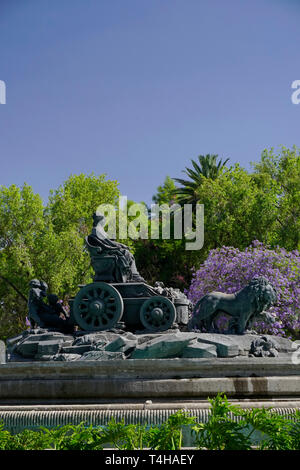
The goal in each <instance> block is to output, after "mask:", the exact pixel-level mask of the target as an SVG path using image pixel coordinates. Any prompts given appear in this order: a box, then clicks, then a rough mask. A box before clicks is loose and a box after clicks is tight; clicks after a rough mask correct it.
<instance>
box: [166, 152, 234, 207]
mask: <svg viewBox="0 0 300 470" xmlns="http://www.w3.org/2000/svg"><path fill="white" fill-rule="evenodd" d="M217 158H218V155H211V154H207V155H199V156H198V161H199V162H198V163H197V162H196V161H195V160H192V165H193V168H187V167H186V168H185V170H183V173H185V174H186V175H187V176H188V177H189V178H191V180H190V181H188V180H184V179H181V178H173V180H174V181H176V182H177V183H180V184H181V185H182V187H181V188H176V189H175V190H174V194H176V196H177V202H178V203H179V204H193V206H195V205H196V204H197V202H198V197H197V189H198V188H199V186H201V184H202V181H203V178H210V179H213V180H215V179H217V178H218V176H219V174H220V172H221V169H222V168H223V167H225V165H226V163H227V162H228V161H229V158H226V160H225V161H224V162H223V161H222V160H221V159H220V161H219V162H218V163H217Z"/></svg>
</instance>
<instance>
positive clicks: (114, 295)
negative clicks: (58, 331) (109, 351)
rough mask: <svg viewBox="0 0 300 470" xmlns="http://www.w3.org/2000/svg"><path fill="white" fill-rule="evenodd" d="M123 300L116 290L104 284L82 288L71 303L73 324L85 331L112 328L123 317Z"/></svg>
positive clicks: (97, 283)
mask: <svg viewBox="0 0 300 470" xmlns="http://www.w3.org/2000/svg"><path fill="white" fill-rule="evenodd" d="M123 310H124V304H123V299H122V297H121V295H120V294H119V292H118V291H117V289H115V288H114V287H113V286H111V285H110V284H107V283H106V282H93V283H92V284H87V285H86V286H84V287H82V288H81V289H80V291H79V292H78V294H77V295H76V297H75V299H74V303H73V316H74V320H75V322H76V323H77V324H78V325H79V326H80V328H82V329H83V330H87V331H101V330H109V329H110V328H113V327H114V326H115V325H116V323H117V322H118V321H119V320H120V319H121V317H122V315H123Z"/></svg>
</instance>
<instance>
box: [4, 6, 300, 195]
mask: <svg viewBox="0 0 300 470" xmlns="http://www.w3.org/2000/svg"><path fill="white" fill-rule="evenodd" d="M0 53H1V56H0V58H1V61H0V80H4V81H5V83H6V87H7V103H6V104H5V105H0V159H1V162H0V163H1V165H0V184H4V185H10V184H13V183H15V184H17V185H22V184H23V182H24V181H26V182H27V183H28V184H30V185H32V186H33V188H34V190H35V191H36V192H38V193H40V194H41V195H42V197H43V198H44V199H45V200H46V199H47V196H48V193H49V189H51V188H56V187H58V186H59V185H60V184H61V183H62V182H63V181H64V180H65V179H66V178H67V177H68V176H69V175H70V174H71V173H73V174H74V173H75V174H77V173H81V172H84V173H90V172H92V171H94V172H95V173H96V174H100V173H106V174H107V176H108V177H109V178H112V179H117V180H118V181H119V182H120V190H121V192H122V193H123V194H124V195H127V196H128V198H130V199H134V200H136V201H141V200H143V201H146V202H148V203H150V202H151V198H152V195H153V194H154V193H155V190H156V188H157V186H158V185H159V184H161V183H162V182H163V180H164V178H165V176H166V175H167V174H168V175H170V176H174V177H180V176H182V173H181V172H182V170H183V169H184V167H185V166H188V165H189V162H190V159H191V158H195V157H197V155H199V154H206V153H217V154H219V156H220V157H222V158H227V157H230V161H231V162H232V163H234V162H240V163H241V164H242V165H243V166H245V167H247V168H249V164H250V162H251V161H255V160H258V159H259V156H260V153H261V151H262V150H263V149H264V148H266V147H267V148H269V147H271V146H273V147H275V148H277V147H278V146H279V145H285V146H288V147H290V146H292V145H294V144H295V145H297V146H300V132H299V131H300V105H294V104H292V102H291V94H292V90H291V83H292V82H293V81H294V80H297V79H300V60H299V59H300V1H299V0H226V1H225V0H0Z"/></svg>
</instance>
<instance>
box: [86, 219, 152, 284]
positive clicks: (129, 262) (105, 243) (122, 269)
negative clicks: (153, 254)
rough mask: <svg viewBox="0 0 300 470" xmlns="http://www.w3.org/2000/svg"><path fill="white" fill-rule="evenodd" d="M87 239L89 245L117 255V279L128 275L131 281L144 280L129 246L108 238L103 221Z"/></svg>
mask: <svg viewBox="0 0 300 470" xmlns="http://www.w3.org/2000/svg"><path fill="white" fill-rule="evenodd" d="M86 241H87V244H88V245H90V246H92V247H97V248H100V250H101V252H103V253H105V254H108V255H112V256H115V257H116V260H117V263H116V265H117V266H116V270H117V274H116V276H117V279H116V280H117V281H121V280H122V278H123V276H126V277H127V278H128V280H129V281H131V282H133V281H135V282H144V279H143V278H142V277H141V276H140V274H139V272H138V270H137V268H136V265H135V260H134V256H133V255H132V253H130V251H129V248H128V247H127V246H126V245H123V244H122V243H119V242H116V241H114V240H110V239H109V238H107V234H106V233H105V231H104V229H103V227H102V225H101V223H98V224H97V225H96V226H94V227H93V229H92V233H91V235H89V236H88V237H87V240H86ZM118 271H119V273H118Z"/></svg>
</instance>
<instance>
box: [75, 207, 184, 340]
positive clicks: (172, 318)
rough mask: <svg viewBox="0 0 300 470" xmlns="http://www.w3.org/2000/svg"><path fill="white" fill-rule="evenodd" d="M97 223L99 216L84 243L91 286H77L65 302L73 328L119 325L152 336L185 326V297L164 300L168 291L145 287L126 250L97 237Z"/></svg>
mask: <svg viewBox="0 0 300 470" xmlns="http://www.w3.org/2000/svg"><path fill="white" fill-rule="evenodd" d="M99 220H101V216H94V230H93V232H92V234H91V235H90V236H88V237H86V239H85V242H86V247H87V249H88V251H89V254H90V258H91V265H92V267H93V269H94V272H95V276H94V282H92V283H90V284H87V285H81V286H79V287H80V290H79V292H78V293H77V295H76V296H75V297H74V298H73V299H70V301H69V305H70V316H71V319H72V321H73V322H74V324H77V325H78V326H79V327H80V328H81V329H82V330H86V331H101V330H109V329H111V328H115V327H118V326H119V325H120V324H123V325H125V326H126V328H128V329H134V330H138V329H146V330H148V331H152V332H156V331H165V330H168V329H169V328H171V327H172V326H173V325H174V324H175V323H184V324H187V323H188V309H189V304H190V302H189V301H188V300H187V299H186V297H185V296H184V295H183V296H182V295H181V296H178V297H177V298H176V295H175V296H172V295H171V296H170V295H169V296H168V293H169V292H170V289H169V291H168V289H165V290H164V289H159V288H158V287H151V286H149V285H148V284H146V282H145V281H144V279H143V278H142V277H141V276H140V274H139V273H138V271H137V269H136V266H135V261H134V257H133V255H132V254H131V253H130V251H129V250H128V247H126V246H125V245H122V244H120V243H117V242H113V241H111V240H108V239H107V238H105V239H103V238H102V237H101V234H100V235H99V231H97V230H96V228H97V227H98V225H99ZM161 294H163V295H161Z"/></svg>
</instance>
